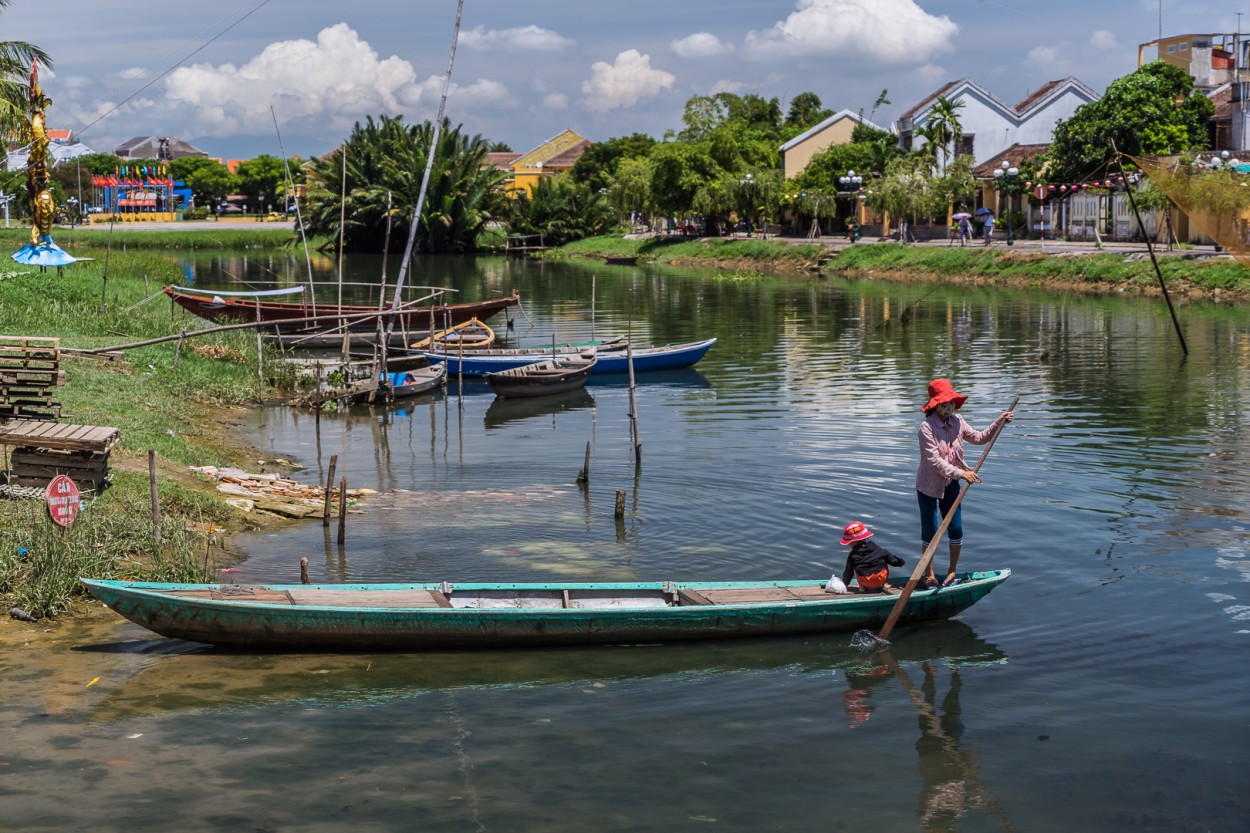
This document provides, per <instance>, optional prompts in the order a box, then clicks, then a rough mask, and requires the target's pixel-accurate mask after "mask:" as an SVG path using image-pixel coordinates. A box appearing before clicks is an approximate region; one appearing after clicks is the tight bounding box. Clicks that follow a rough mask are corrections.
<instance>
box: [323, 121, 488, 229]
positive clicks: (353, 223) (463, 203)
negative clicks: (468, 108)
mask: <svg viewBox="0 0 1250 833" xmlns="http://www.w3.org/2000/svg"><path fill="white" fill-rule="evenodd" d="M433 140H434V124H433V123H432V122H429V121H427V122H424V123H422V124H419V125H411V126H409V125H406V124H404V121H403V117H401V116H397V117H394V118H392V117H390V116H381V117H380V118H379V119H378V120H377V121H374V119H373V117H369V118H368V119H366V121H365V123H364V124H361V123H359V122H357V123H356V126H355V127H354V128H353V130H352V133H351V136H349V137H348V139H347V141H346V142H345V143H344V144H343V145H342V146H341V147H340V148H339V149H338V150H336V151H334V152H333V153H330V154H329V155H327V156H324V157H322V158H320V159H315V160H312V161H311V162H310V163H309V164H308V165H307V166H305V173H306V175H307V177H308V190H307V200H308V208H307V211H306V213H305V219H306V220H307V227H308V231H309V232H310V233H312V234H319V235H324V236H325V237H327V238H329V239H331V240H334V241H336V242H337V240H338V239H339V232H340V217H342V218H344V222H343V223H342V232H343V241H344V242H343V246H344V248H345V249H347V250H350V251H373V252H376V251H380V250H381V249H382V247H383V245H384V243H385V238H386V221H387V203H388V195H389V201H390V204H391V206H392V213H391V220H392V223H393V227H399V228H407V227H408V226H409V225H411V223H412V215H413V212H414V211H415V210H416V204H417V198H418V195H419V193H420V190H421V179H422V176H423V175H424V172H425V165H426V160H427V158H428V156H429V153H430V148H431V146H432V144H433ZM487 147H489V145H488V144H487V142H486V140H485V139H483V138H482V137H481V136H465V135H463V134H461V132H460V128H459V127H455V128H453V127H451V124H450V122H449V121H448V120H446V119H444V121H443V129H442V130H441V131H440V134H439V143H438V147H437V148H435V149H434V165H433V168H432V169H431V172H430V183H429V188H428V191H427V194H426V199H425V203H424V205H423V208H422V216H421V218H420V222H419V223H418V229H417V239H416V240H415V241H413V245H414V247H415V249H416V250H417V251H421V252H462V251H470V250H472V249H473V248H474V247H475V246H476V245H477V237H478V235H479V234H480V233H481V231H482V229H483V228H485V226H486V223H487V222H489V221H490V220H491V219H492V218H493V217H494V216H496V215H497V214H498V213H499V212H500V211H501V210H502V209H501V206H502V204H503V197H502V192H501V189H502V186H503V182H504V180H505V179H506V178H507V174H506V173H504V172H502V171H499V170H496V169H495V168H493V167H491V166H489V165H487V164H486V153H487V150H486V149H487ZM344 154H346V170H347V177H346V179H347V184H346V189H345V192H344V186H343V164H344ZM406 244H407V241H406V239H405V235H404V234H392V235H391V241H390V245H391V248H392V250H394V251H402V250H403V248H404V246H405V245H406Z"/></svg>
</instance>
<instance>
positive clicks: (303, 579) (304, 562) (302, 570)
mask: <svg viewBox="0 0 1250 833" xmlns="http://www.w3.org/2000/svg"><path fill="white" fill-rule="evenodd" d="M299 583H300V584H308V556H304V557H303V558H301V559H300V560H299Z"/></svg>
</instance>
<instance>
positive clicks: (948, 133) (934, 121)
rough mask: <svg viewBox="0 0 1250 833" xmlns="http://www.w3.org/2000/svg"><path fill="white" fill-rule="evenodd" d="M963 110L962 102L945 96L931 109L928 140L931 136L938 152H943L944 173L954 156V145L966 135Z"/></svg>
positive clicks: (928, 121) (940, 97) (938, 99)
mask: <svg viewBox="0 0 1250 833" xmlns="http://www.w3.org/2000/svg"><path fill="white" fill-rule="evenodd" d="M963 108H964V103H963V102H962V101H952V100H951V99H949V98H947V97H946V96H944V95H940V96H938V97H937V101H935V102H933V106H932V107H930V108H929V118H928V119H927V120H926V124H925V126H926V127H928V128H929V133H928V134H926V138H929V137H930V136H931V137H932V141H933V142H934V144H936V145H937V147H936V150H940V151H941V153H942V170H943V171H945V170H946V166H947V164H948V163H949V162H950V158H951V156H953V155H954V147H953V145H956V144H958V143H959V140H960V139H962V138H963V135H964V134H963V125H962V124H961V123H960V121H959V111H960V110H962V109H963Z"/></svg>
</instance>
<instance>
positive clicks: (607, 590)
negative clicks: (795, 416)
mask: <svg viewBox="0 0 1250 833" xmlns="http://www.w3.org/2000/svg"><path fill="white" fill-rule="evenodd" d="M1010 575H1011V571H1010V570H996V571H991V572H981V573H965V574H962V577H963V579H964V580H963V581H962V582H961V583H960V584H957V585H955V586H953V587H947V588H942V589H941V590H929V591H923V592H919V593H913V594H912V596H911V598H910V599H909V600H908V602H907V606H906V608H905V609H904V611H903V614H902V617H901V619H900V620H899V621H900V623H912V622H924V621H930V620H936V619H948V618H950V617H951V616H954V615H956V614H957V613H960V612H961V611H963V610H965V609H967V608H968V607H969V606H970V605H972V604H974V603H976V602H977V601H978V600H979V599H981V598H982V597H983V596H985V595H986V594H987V593H989V592H990V591H991V590H993V589H994V588H995V587H997V586H998V585H999V584H1001V583H1002V582H1004V581H1006V579H1007V577H1008V576H1010ZM82 582H83V584H84V585H86V587H87V589H88V590H89V591H90V592H91V594H92V595H93V596H95V597H96V598H97V599H99V600H100V601H102V602H104V603H105V604H106V605H108V606H109V607H111V608H112V609H113V610H115V611H117V612H118V613H120V614H121V615H122V616H125V617H126V618H127V619H129V620H131V621H132V622H135V623H137V624H139V625H142V626H143V627H145V628H148V629H149V630H152V631H155V632H156V633H158V634H161V635H162V636H168V637H172V638H175V639H188V640H192V641H195V642H207V643H210V644H216V645H236V646H245V647H262V646H271V647H282V648H293V649H305V650H308V649H335V650H351V649H364V650H378V649H404V650H417V649H427V648H500V647H532V646H539V645H582V644H594V643H620V642H667V641H673V640H685V639H713V638H725V637H748V636H779V635H786V634H798V633H816V632H822V631H837V630H857V629H860V628H870V629H875V628H877V627H878V626H880V625H881V624H883V623H884V622H885V620H886V617H887V616H889V614H890V609H891V608H892V607H893V606H894V602H895V600H896V599H897V597H896V596H891V595H883V594H864V595H860V594H858V593H851V594H845V595H836V594H833V593H828V592H826V591H825V583H824V580H815V579H814V580H809V581H804V580H799V581H766V582H745V581H721V582H672V581H651V582H596V583H580V582H553V583H541V584H540V583H519V584H507V583H480V582H478V583H469V582H464V583H458V582H441V583H437V584H323V585H308V584H295V585H233V584H158V583H148V582H135V581H104V580H95V579H82Z"/></svg>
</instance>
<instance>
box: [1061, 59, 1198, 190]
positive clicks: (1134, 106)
mask: <svg viewBox="0 0 1250 833" xmlns="http://www.w3.org/2000/svg"><path fill="white" fill-rule="evenodd" d="M1213 112H1214V107H1213V105H1212V104H1211V101H1210V99H1208V98H1207V97H1206V96H1205V95H1202V94H1201V93H1195V92H1194V82H1193V79H1192V78H1190V77H1189V74H1188V73H1186V72H1185V71H1184V70H1183V69H1180V68H1179V67H1174V66H1171V65H1170V64H1167V63H1164V62H1162V61H1154V62H1152V63H1149V64H1146V65H1145V66H1143V67H1141V68H1140V69H1138V70H1137V71H1136V72H1133V73H1130V74H1128V75H1125V76H1123V77H1122V78H1117V79H1116V80H1115V81H1112V82H1111V84H1110V85H1109V86H1108V87H1107V91H1106V92H1105V93H1103V96H1102V98H1100V99H1099V100H1098V101H1095V102H1091V103H1089V104H1083V105H1081V106H1080V107H1079V108H1077V111H1076V112H1075V113H1074V114H1073V115H1072V117H1071V118H1070V119H1066V120H1064V121H1061V122H1059V124H1058V125H1056V127H1055V135H1054V141H1053V142H1052V143H1051V147H1050V156H1051V160H1052V166H1051V168H1050V170H1049V171H1048V173H1049V176H1050V178H1052V179H1054V180H1056V181H1065V180H1074V181H1084V180H1086V179H1089V178H1095V179H1099V178H1102V177H1105V176H1107V175H1108V174H1109V173H1111V172H1112V171H1116V170H1118V163H1117V159H1116V151H1117V150H1118V151H1119V152H1120V153H1125V154H1129V155H1133V156H1137V155H1141V154H1147V155H1149V154H1162V153H1181V152H1183V151H1189V150H1201V149H1203V148H1205V147H1206V146H1207V123H1208V122H1209V121H1210V119H1211V114H1212V113H1213Z"/></svg>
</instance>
